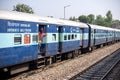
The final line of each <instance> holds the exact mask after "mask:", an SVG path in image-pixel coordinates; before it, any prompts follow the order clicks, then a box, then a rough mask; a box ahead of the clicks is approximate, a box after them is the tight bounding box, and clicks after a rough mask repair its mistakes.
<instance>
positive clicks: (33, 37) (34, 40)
mask: <svg viewBox="0 0 120 80" xmlns="http://www.w3.org/2000/svg"><path fill="white" fill-rule="evenodd" d="M32 41H33V43H37V42H38V35H33V36H32Z"/></svg>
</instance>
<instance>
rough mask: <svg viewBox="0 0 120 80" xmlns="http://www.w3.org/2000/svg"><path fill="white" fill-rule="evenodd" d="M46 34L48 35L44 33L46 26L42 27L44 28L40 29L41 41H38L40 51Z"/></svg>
mask: <svg viewBox="0 0 120 80" xmlns="http://www.w3.org/2000/svg"><path fill="white" fill-rule="evenodd" d="M45 36H46V34H45V33H44V28H43V27H42V28H40V29H39V42H38V45H39V46H38V49H39V50H38V51H39V53H40V47H41V43H42V41H43V37H45Z"/></svg>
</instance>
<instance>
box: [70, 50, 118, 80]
mask: <svg viewBox="0 0 120 80" xmlns="http://www.w3.org/2000/svg"><path fill="white" fill-rule="evenodd" d="M119 75H120V49H118V50H117V51H115V52H114V53H113V54H112V55H110V56H108V57H106V58H104V59H102V60H101V61H99V62H97V63H96V64H95V65H93V66H91V67H89V68H88V69H86V70H84V71H83V72H81V73H79V74H77V75H75V76H74V77H72V78H71V79H70V80H119V79H120V76H119Z"/></svg>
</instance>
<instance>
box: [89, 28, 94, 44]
mask: <svg viewBox="0 0 120 80" xmlns="http://www.w3.org/2000/svg"><path fill="white" fill-rule="evenodd" d="M90 33H91V36H90V37H91V38H90V39H91V46H93V45H94V29H92V28H91V32H90Z"/></svg>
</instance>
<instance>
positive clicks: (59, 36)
mask: <svg viewBox="0 0 120 80" xmlns="http://www.w3.org/2000/svg"><path fill="white" fill-rule="evenodd" d="M62 28H63V26H58V52H61V51H62V45H63V43H62Z"/></svg>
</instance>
